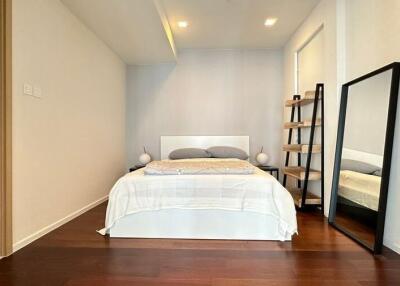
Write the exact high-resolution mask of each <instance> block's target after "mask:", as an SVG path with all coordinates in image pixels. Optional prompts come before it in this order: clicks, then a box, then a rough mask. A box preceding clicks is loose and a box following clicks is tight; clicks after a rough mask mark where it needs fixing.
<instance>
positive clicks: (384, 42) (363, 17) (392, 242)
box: [341, 0, 400, 253]
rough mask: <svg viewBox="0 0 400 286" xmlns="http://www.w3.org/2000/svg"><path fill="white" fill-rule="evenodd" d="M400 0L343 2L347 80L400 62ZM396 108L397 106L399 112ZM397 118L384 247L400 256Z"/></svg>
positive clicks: (399, 122)
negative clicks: (344, 3) (344, 4)
mask: <svg viewBox="0 0 400 286" xmlns="http://www.w3.org/2000/svg"><path fill="white" fill-rule="evenodd" d="M399 11H400V1H398V0H385V1H382V0H352V1H346V10H345V19H346V33H345V34H344V35H341V37H342V39H341V40H342V41H344V42H345V46H346V50H345V51H346V57H347V60H346V61H345V63H346V65H345V66H346V75H347V80H350V79H353V78H355V77H358V76H360V75H362V74H365V73H367V72H369V71H372V70H374V69H377V68H379V67H381V66H384V65H386V64H389V63H391V62H394V61H400V53H399V50H400V33H399V31H400V21H399ZM399 108H400V107H398V109H399ZM399 187H400V115H399V112H397V120H396V130H395V136H394V146H393V156H392V168H391V174H390V183H389V197H388V206H387V213H386V225H385V236H384V244H385V245H386V246H388V247H390V248H392V249H394V250H396V251H397V252H399V253H400V222H399V219H398V218H399V217H400V208H399V206H400V192H399Z"/></svg>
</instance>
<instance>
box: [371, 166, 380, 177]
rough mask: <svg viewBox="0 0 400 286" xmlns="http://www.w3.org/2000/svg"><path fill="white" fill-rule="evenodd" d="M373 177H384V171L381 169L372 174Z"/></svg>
mask: <svg viewBox="0 0 400 286" xmlns="http://www.w3.org/2000/svg"><path fill="white" fill-rule="evenodd" d="M372 175H374V176H378V177H382V169H381V168H379V170H377V171H375V172H373V173H372Z"/></svg>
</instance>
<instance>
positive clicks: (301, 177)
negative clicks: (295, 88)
mask: <svg viewBox="0 0 400 286" xmlns="http://www.w3.org/2000/svg"><path fill="white" fill-rule="evenodd" d="M305 105H312V118H311V119H306V120H304V119H303V120H302V118H301V107H302V106H305ZM285 106H286V107H291V115H290V122H286V123H285V124H284V129H288V131H289V136H288V142H287V144H286V145H284V146H283V151H285V152H286V159H285V167H284V169H283V174H284V177H283V186H284V187H286V183H287V179H288V178H292V179H295V180H296V181H297V188H296V187H295V188H289V189H288V190H289V192H290V194H291V195H292V197H293V200H294V202H295V205H296V206H297V207H298V208H299V209H304V208H305V207H306V206H309V205H312V206H317V207H320V208H321V211H322V212H323V211H324V85H323V84H322V83H317V84H316V88H315V90H313V91H307V92H305V94H304V96H303V97H300V95H294V96H293V99H291V100H287V101H286V103H285ZM318 107H320V108H319V109H318ZM318 110H320V118H317V113H318ZM295 114H296V115H297V116H296V117H297V118H295ZM316 127H320V128H319V131H320V132H321V143H320V144H315V142H314V141H315V140H314V138H315V132H316ZM303 128H307V129H309V130H310V131H309V140H308V142H307V143H302V142H301V132H302V131H301V130H302V129H303ZM293 132H297V142H292V137H293ZM307 134H308V133H307ZM291 153H297V166H292V165H290V154H291ZM315 154H320V157H321V163H320V165H321V170H313V169H311V168H310V167H311V161H312V158H313V155H315ZM302 155H306V156H307V158H306V161H305V166H302ZM309 181H320V184H321V196H320V197H318V196H317V195H315V194H314V193H311V192H309V190H308V185H309Z"/></svg>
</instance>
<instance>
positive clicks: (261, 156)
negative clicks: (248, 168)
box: [256, 146, 269, 166]
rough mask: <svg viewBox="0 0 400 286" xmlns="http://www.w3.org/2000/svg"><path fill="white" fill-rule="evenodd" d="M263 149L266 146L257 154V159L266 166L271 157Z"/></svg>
mask: <svg viewBox="0 0 400 286" xmlns="http://www.w3.org/2000/svg"><path fill="white" fill-rule="evenodd" d="M263 149H264V146H263V147H261V151H260V153H258V154H257V156H256V160H257V163H258V164H260V165H261V166H266V165H267V163H268V159H269V157H268V155H267V154H266V153H263Z"/></svg>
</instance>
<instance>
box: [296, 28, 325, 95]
mask: <svg viewBox="0 0 400 286" xmlns="http://www.w3.org/2000/svg"><path fill="white" fill-rule="evenodd" d="M323 30H324V24H321V25H319V26H318V28H317V29H316V30H315V31H314V32H313V33H312V34H311V35H310V36H309V37H308V38H307V39H306V40H305V41H304V42H303V43H302V44H301V45H300V46H299V47H298V48H297V49H296V51H295V53H294V90H295V94H299V92H300V90H299V87H300V82H299V80H300V79H299V77H300V75H299V73H300V69H299V54H300V52H301V51H302V50H303V49H304V48H305V47H306V46H307V45H308V44H309V43H311V42H312V40H314V38H315V37H316V36H318V35H319V33H320V32H322V31H323Z"/></svg>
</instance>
